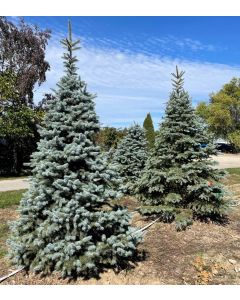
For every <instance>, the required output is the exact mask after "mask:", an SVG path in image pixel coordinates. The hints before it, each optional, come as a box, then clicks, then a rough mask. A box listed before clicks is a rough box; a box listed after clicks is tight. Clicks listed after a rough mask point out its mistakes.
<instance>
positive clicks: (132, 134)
mask: <svg viewBox="0 0 240 300" xmlns="http://www.w3.org/2000/svg"><path fill="white" fill-rule="evenodd" d="M146 160H147V140H146V137H145V130H144V129H143V128H142V127H141V126H140V125H134V126H131V127H130V128H129V130H128V133H127V135H126V136H125V137H124V138H123V139H122V140H121V141H120V143H119V144H118V146H117V149H116V151H115V153H114V157H113V162H115V163H116V168H117V170H118V172H119V175H120V177H121V178H122V187H121V190H122V192H123V193H124V194H130V195H131V194H133V193H134V189H135V183H136V181H137V180H138V179H139V177H140V174H141V172H142V171H143V169H144V166H145V163H146Z"/></svg>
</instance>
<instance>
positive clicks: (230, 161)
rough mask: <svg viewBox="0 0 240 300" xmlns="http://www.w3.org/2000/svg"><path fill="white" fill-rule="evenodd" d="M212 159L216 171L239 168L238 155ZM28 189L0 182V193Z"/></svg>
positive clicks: (22, 181)
mask: <svg viewBox="0 0 240 300" xmlns="http://www.w3.org/2000/svg"><path fill="white" fill-rule="evenodd" d="M212 158H213V159H214V160H216V161H217V162H218V165H217V166H216V168H218V169H225V168H237V167H240V154H219V155H218V156H213V157H212ZM28 187H29V183H28V181H27V178H24V179H12V180H0V192H2V191H13V190H20V189H27V188H28Z"/></svg>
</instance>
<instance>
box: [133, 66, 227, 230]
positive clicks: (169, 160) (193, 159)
mask: <svg viewBox="0 0 240 300" xmlns="http://www.w3.org/2000/svg"><path fill="white" fill-rule="evenodd" d="M183 74H184V72H179V71H178V69H176V73H175V74H172V75H173V91H172V93H171V95H170V99H169V101H168V104H167V108H166V111H165V118H164V120H163V122H162V124H161V126H160V130H159V133H158V135H157V136H156V142H155V147H154V149H153V151H152V153H151V155H150V158H149V160H148V161H147V163H146V167H145V169H144V171H143V172H142V176H141V178H140V180H139V181H138V183H137V189H136V192H137V197H138V199H139V201H140V203H141V205H142V206H141V213H142V214H146V215H158V216H160V217H161V218H162V220H163V221H173V220H175V222H176V228H177V230H182V229H185V228H186V227H187V226H188V225H190V224H191V223H192V222H193V219H194V218H211V219H222V218H223V217H224V215H225V213H226V208H227V207H226V205H225V202H224V200H223V196H224V190H223V186H222V185H221V184H220V183H219V179H220V178H222V176H223V172H222V171H220V170H216V169H213V165H214V162H213V161H212V160H210V159H209V158H210V155H213V154H216V149H215V148H214V146H213V143H212V140H213V139H212V136H211V135H210V134H209V133H208V132H207V131H206V128H205V127H204V126H203V125H202V122H201V121H200V119H199V118H198V117H197V116H196V115H195V112H194V109H193V108H192V106H191V101H190V98H189V95H188V93H187V92H186V91H185V90H184V88H183V81H184V79H183ZM201 145H205V147H203V146H201Z"/></svg>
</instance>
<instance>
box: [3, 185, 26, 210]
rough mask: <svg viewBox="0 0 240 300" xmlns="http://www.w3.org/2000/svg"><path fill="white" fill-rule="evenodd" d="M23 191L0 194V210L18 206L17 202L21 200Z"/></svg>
mask: <svg viewBox="0 0 240 300" xmlns="http://www.w3.org/2000/svg"><path fill="white" fill-rule="evenodd" d="M25 191H26V189H24V190H18V191H7V192H0V208H8V207H11V206H14V205H18V204H19V201H20V200H21V197H22V194H23V193H24V192H25Z"/></svg>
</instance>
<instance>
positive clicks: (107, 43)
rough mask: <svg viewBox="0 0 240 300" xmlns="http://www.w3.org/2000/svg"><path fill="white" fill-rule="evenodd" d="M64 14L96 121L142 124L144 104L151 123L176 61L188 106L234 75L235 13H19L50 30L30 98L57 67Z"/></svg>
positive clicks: (52, 79)
mask: <svg viewBox="0 0 240 300" xmlns="http://www.w3.org/2000/svg"><path fill="white" fill-rule="evenodd" d="M10 19H12V20H13V21H14V22H15V21H16V18H15V17H12V18H10ZM68 19H71V21H72V27H73V33H74V35H75V36H76V37H77V38H80V40H81V46H82V49H81V50H80V51H79V52H78V53H77V56H78V58H79V63H78V65H79V74H80V75H81V77H82V79H83V80H85V81H86V82H87V83H88V89H89V91H90V92H92V93H94V94H97V98H96V100H95V101H96V110H97V113H98V115H99V118H100V122H101V124H102V125H109V126H115V127H124V126H129V125H131V124H133V122H136V123H139V124H142V122H143V120H144V118H145V116H146V114H147V113H148V112H151V114H152V117H153V120H154V125H155V127H156V128H157V126H158V123H160V122H161V119H162V116H163V114H164V108H165V105H166V102H167V100H168V96H169V93H170V91H171V75H170V73H171V72H173V71H174V69H175V66H176V64H177V65H179V67H180V68H181V69H183V70H185V71H186V74H185V88H186V90H187V91H188V92H189V94H190V95H191V97H192V102H193V105H194V106H195V105H196V104H197V103H198V102H199V101H201V100H206V101H207V100H208V98H209V94H210V93H211V92H214V91H217V90H218V89H219V88H221V86H222V85H223V84H224V83H227V82H228V81H229V80H230V79H231V78H232V77H234V76H236V77H240V39H239V36H240V33H239V29H240V17H25V20H26V21H27V22H28V23H33V24H37V25H39V26H40V27H41V28H43V29H45V28H49V29H51V30H52V38H51V40H50V41H49V45H48V47H47V51H46V58H47V60H48V61H49V63H50V65H51V71H50V72H48V74H47V81H46V82H45V83H44V84H43V85H42V86H41V87H39V88H36V90H35V101H36V102H37V101H38V100H40V99H41V97H42V95H43V93H45V92H48V91H50V88H55V86H56V82H57V81H58V79H59V78H60V77H61V75H62V71H63V67H62V60H61V56H62V52H63V50H62V47H61V45H60V43H59V40H60V39H61V38H62V37H64V36H65V35H66V32H67V21H68Z"/></svg>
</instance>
